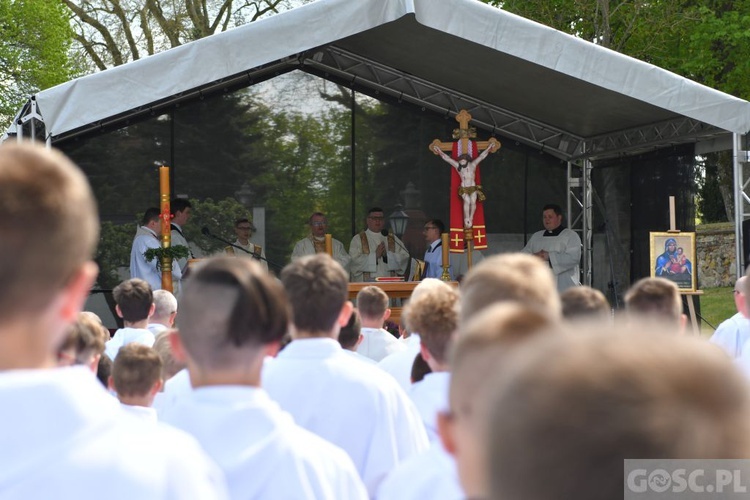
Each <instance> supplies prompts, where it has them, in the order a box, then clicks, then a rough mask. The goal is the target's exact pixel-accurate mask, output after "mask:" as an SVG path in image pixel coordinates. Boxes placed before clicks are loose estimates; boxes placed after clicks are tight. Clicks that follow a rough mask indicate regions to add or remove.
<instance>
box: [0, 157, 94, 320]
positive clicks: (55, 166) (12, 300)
mask: <svg viewBox="0 0 750 500" xmlns="http://www.w3.org/2000/svg"><path fill="white" fill-rule="evenodd" d="M0 235H2V237H1V239H2V244H0V263H2V264H0V283H2V286H3V293H2V294H0V318H3V319H7V318H14V317H17V316H19V315H21V314H28V313H29V312H36V311H39V310H41V309H43V308H44V307H46V306H47V305H48V304H49V302H50V300H52V297H53V296H54V295H55V294H56V293H57V292H58V291H59V290H60V289H62V288H63V287H64V286H65V285H66V284H67V282H68V280H69V279H71V277H72V276H73V275H74V274H75V273H76V272H77V271H78V270H79V269H80V268H81V266H82V265H83V264H84V263H85V262H87V261H90V260H91V258H92V256H93V254H94V249H95V248H96V243H97V241H98V239H99V216H98V213H97V209H96V203H95V202H94V197H93V195H92V193H91V188H90V187H89V184H88V182H87V181H86V178H85V177H84V176H83V174H82V173H81V171H80V170H79V169H78V168H77V167H76V166H75V165H74V164H73V163H72V162H71V161H70V160H69V159H68V158H67V157H65V156H64V155H63V154H62V153H60V152H59V151H56V150H49V149H45V148H44V147H43V146H41V145H38V144H31V143H23V144H18V143H13V144H10V143H6V144H3V145H2V146H0ZM50 249H54V250H53V251H54V255H53V258H50V255H49V252H50Z"/></svg>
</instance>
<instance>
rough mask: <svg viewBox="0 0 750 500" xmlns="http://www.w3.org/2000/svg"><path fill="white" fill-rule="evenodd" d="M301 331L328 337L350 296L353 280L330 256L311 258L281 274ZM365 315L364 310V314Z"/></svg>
mask: <svg viewBox="0 0 750 500" xmlns="http://www.w3.org/2000/svg"><path fill="white" fill-rule="evenodd" d="M281 282H282V283H283V284H284V288H285V289H286V293H287V295H288V297H289V301H290V303H291V305H292V318H293V319H292V321H293V322H294V326H295V327H296V329H297V330H298V331H304V332H307V333H308V334H313V335H327V334H328V333H329V332H330V331H331V330H332V329H333V327H334V325H335V324H336V320H337V319H338V316H339V314H340V313H341V308H342V307H343V306H344V303H345V302H346V300H347V297H348V295H349V277H348V276H347V274H346V271H344V268H343V267H341V264H339V263H338V262H336V261H335V260H333V259H332V258H331V256H330V255H328V254H325V253H319V254H315V255H307V256H305V257H302V258H301V259H297V260H295V261H294V262H292V263H291V264H289V265H287V266H286V267H285V268H284V269H283V270H282V271H281ZM360 314H362V311H360Z"/></svg>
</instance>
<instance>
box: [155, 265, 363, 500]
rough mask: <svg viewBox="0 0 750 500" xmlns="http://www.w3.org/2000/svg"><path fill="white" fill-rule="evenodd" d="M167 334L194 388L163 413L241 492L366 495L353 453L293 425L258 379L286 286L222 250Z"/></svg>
mask: <svg viewBox="0 0 750 500" xmlns="http://www.w3.org/2000/svg"><path fill="white" fill-rule="evenodd" d="M180 316H181V321H180V322H181V325H180V330H179V332H178V334H177V335H172V336H171V337H170V338H171V339H172V340H173V343H174V348H175V352H182V353H183V354H184V356H185V358H186V360H187V365H188V372H189V374H190V380H191V382H192V386H193V390H192V391H190V392H188V393H186V394H184V395H183V396H182V397H180V398H179V399H178V400H177V401H176V403H175V405H174V406H173V407H171V408H169V409H167V410H165V411H164V413H163V420H164V421H166V422H168V423H170V424H172V425H174V426H176V427H178V428H180V429H184V430H186V431H188V432H189V433H191V434H193V435H194V436H195V437H196V438H198V441H200V443H201V444H202V445H203V447H204V449H205V450H206V451H207V452H208V453H209V455H211V457H212V458H213V459H214V460H216V462H217V463H218V464H219V466H220V467H221V468H222V470H223V471H224V473H225V474H226V477H227V481H228V483H229V490H230V494H231V497H232V498H233V499H235V500H238V499H251V498H257V499H277V498H278V499H287V498H288V499H295V500H304V499H309V500H316V499H323V500H325V499H330V500H338V499H365V498H367V493H366V491H365V488H364V485H363V484H362V481H361V479H360V478H359V476H358V474H357V471H356V469H355V468H354V464H352V461H351V459H350V458H349V456H348V455H347V454H346V453H345V452H344V451H343V450H341V449H339V448H338V447H336V446H334V445H332V444H330V443H328V442H326V441H325V440H323V439H321V438H320V437H318V436H316V435H315V434H313V433H311V432H309V431H307V430H305V429H303V428H301V427H299V426H297V425H295V423H294V422H293V420H292V418H291V416H290V415H289V414H288V413H286V412H284V411H282V410H281V409H280V408H279V406H278V405H277V404H276V403H275V402H273V401H272V400H271V399H270V398H269V397H268V395H267V394H266V392H265V391H264V390H263V389H261V388H260V375H261V368H262V366H263V360H264V358H265V357H266V356H267V355H274V354H276V352H277V351H278V349H279V342H280V341H281V338H282V337H283V336H284V333H285V332H286V329H287V324H288V319H289V312H288V308H287V301H286V298H285V296H284V290H283V288H282V286H281V284H279V283H278V282H277V281H276V279H275V278H273V277H272V276H271V275H269V274H268V273H267V272H266V271H265V269H263V268H261V266H260V265H259V264H258V263H256V262H254V261H251V260H249V259H233V258H230V257H221V258H216V259H214V260H211V261H208V262H206V263H205V264H204V265H203V266H201V267H200V268H198V269H197V270H196V271H195V272H194V273H193V275H192V277H191V278H190V281H189V282H188V284H187V285H186V286H185V288H184V289H183V293H182V297H181V301H180Z"/></svg>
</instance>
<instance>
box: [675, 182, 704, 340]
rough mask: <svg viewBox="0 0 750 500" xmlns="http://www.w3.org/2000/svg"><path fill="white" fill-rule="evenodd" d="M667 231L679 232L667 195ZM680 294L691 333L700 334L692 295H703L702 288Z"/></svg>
mask: <svg viewBox="0 0 750 500" xmlns="http://www.w3.org/2000/svg"><path fill="white" fill-rule="evenodd" d="M667 232H668V233H672V234H680V230H679V229H677V217H676V214H675V202H674V196H670V197H669V230H668V231H667ZM697 264H698V263H697V262H696V261H695V256H693V265H694V266H695V267H697ZM695 267H694V268H693V272H696V269H695ZM680 295H684V296H685V301H686V302H687V306H688V313H689V314H690V329H691V331H692V333H693V335H700V334H701V328H700V322H699V321H698V316H697V315H696V314H695V301H694V299H693V297H695V296H696V295H703V290H695V291H690V290H684V291H683V290H680Z"/></svg>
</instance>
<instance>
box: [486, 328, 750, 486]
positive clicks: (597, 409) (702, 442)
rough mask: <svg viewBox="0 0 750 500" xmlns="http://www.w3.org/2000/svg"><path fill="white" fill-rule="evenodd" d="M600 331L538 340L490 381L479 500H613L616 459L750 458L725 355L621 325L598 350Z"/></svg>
mask: <svg viewBox="0 0 750 500" xmlns="http://www.w3.org/2000/svg"><path fill="white" fill-rule="evenodd" d="M600 330H601V327H598V328H596V327H592V329H591V331H588V332H587V331H585V330H583V331H581V330H580V329H579V330H578V331H576V332H570V333H569V334H563V335H557V336H554V335H553V336H544V337H543V336H540V338H539V339H537V340H535V341H534V342H533V343H529V345H527V346H525V347H524V348H523V349H522V350H519V351H518V352H517V353H516V355H515V356H514V358H513V359H512V360H511V363H510V365H509V366H507V367H506V368H505V370H502V371H498V372H496V373H495V379H494V380H493V383H492V386H491V387H492V389H491V390H492V393H493V394H488V397H489V400H490V412H489V419H490V420H489V421H490V422H492V425H491V427H490V429H489V439H488V443H489V447H490V461H489V471H490V477H491V482H492V493H491V495H490V496H489V498H534V499H536V500H545V499H550V500H551V499H558V498H576V499H579V500H599V499H602V498H622V492H623V485H624V483H623V463H624V460H625V459H717V458H718V459H732V458H745V457H747V456H748V453H750V441H749V440H750V432H748V431H750V399H749V398H750V393H749V392H748V391H747V386H746V381H745V380H744V379H743V377H742V375H741V374H740V373H739V372H738V371H736V370H735V369H734V368H733V366H732V365H731V362H730V361H729V360H728V358H727V357H726V356H725V355H723V353H721V352H719V351H718V350H714V349H707V348H706V345H705V342H704V341H701V340H700V339H697V338H689V337H680V336H669V335H654V334H653V332H648V331H633V330H632V329H626V328H623V326H622V325H620V327H618V328H616V329H615V331H610V332H608V335H607V338H606V341H603V339H602V337H601V331H600ZM539 471H554V473H551V474H545V477H544V480H543V481H541V480H539Z"/></svg>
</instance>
